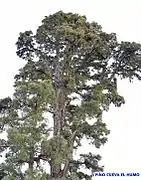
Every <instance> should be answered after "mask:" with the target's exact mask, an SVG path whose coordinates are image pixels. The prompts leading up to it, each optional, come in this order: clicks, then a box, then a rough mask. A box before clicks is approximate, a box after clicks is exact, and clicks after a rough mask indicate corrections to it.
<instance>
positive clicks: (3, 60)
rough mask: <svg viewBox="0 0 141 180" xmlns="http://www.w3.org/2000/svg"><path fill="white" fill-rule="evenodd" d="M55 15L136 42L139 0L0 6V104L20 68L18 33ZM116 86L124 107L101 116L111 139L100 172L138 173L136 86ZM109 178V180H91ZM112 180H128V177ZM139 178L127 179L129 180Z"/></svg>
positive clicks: (25, 1) (35, 0)
mask: <svg viewBox="0 0 141 180" xmlns="http://www.w3.org/2000/svg"><path fill="white" fill-rule="evenodd" d="M59 10H63V11H65V12H68V11H69V12H70V11H71V12H76V13H80V14H82V15H86V16H87V17H88V19H89V20H94V21H96V22H98V23H99V24H100V25H102V26H103V30H105V31H107V32H116V33H117V35H118V38H119V39H120V40H125V41H126V40H129V41H137V42H141V23H140V17H141V1H140V0H106V1H105V0H56V1H55V0H51V1H49V0H12V1H11V0H9V1H8V0H3V1H2V0H1V1H0V25H1V26H0V83H1V88H0V98H2V97H5V96H8V95H11V94H12V93H13V88H12V85H13V77H14V75H15V74H16V73H17V72H18V69H19V68H20V67H21V65H22V64H23V61H22V60H19V59H18V57H17V56H16V47H15V45H14V44H15V43H16V41H17V38H18V34H19V32H23V31H25V30H30V29H31V30H35V29H36V28H37V26H38V25H40V24H41V20H42V19H43V17H44V16H46V15H49V14H50V13H55V12H57V11H59ZM118 85H119V92H121V94H122V95H124V97H125V100H126V104H125V105H124V106H122V108H113V107H112V108H111V110H110V111H109V112H108V113H106V114H105V121H106V122H107V124H108V127H109V129H111V134H110V136H109V141H108V143H107V144H106V145H105V146H104V147H103V148H101V154H102V156H103V160H102V164H104V165H105V172H140V170H141V153H140V152H141V141H140V138H139V137H140V136H141V131H140V130H141V120H140V114H141V112H140V108H141V106H140V104H141V95H140V92H141V82H137V81H135V82H134V83H133V84H130V83H128V82H127V81H125V80H124V81H122V82H119V84H118ZM86 149H87V147H86V148H85V150H86ZM109 178H110V179H113V177H107V178H106V177H100V178H95V179H96V180H98V179H99V180H104V179H106V180H107V179H109ZM115 178H118V179H120V180H123V179H124V180H125V179H126V180H127V179H128V178H131V177H128V178H123V177H115ZM139 178H140V177H139ZM139 178H138V177H132V180H134V179H139Z"/></svg>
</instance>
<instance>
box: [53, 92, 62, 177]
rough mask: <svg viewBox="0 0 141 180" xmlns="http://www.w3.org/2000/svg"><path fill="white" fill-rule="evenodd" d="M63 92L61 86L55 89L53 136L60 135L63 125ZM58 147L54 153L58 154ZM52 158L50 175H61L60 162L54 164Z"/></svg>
mask: <svg viewBox="0 0 141 180" xmlns="http://www.w3.org/2000/svg"><path fill="white" fill-rule="evenodd" d="M65 101H66V99H65V93H64V89H63V88H59V89H57V90H56V99H55V104H54V116H53V120H54V132H53V135H54V136H60V135H61V131H62V126H63V121H64V109H65ZM59 145H60V144H58V146H59ZM59 149H60V148H58V150H56V153H57V154H59V153H60V152H59ZM53 162H55V160H54V159H52V163H51V177H52V178H60V176H61V163H60V164H55V163H53Z"/></svg>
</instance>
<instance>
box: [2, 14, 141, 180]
mask: <svg viewBox="0 0 141 180" xmlns="http://www.w3.org/2000/svg"><path fill="white" fill-rule="evenodd" d="M16 46H17V55H18V56H19V57H20V58H22V59H23V60H25V61H26V64H25V66H24V67H22V68H21V69H20V70H19V73H18V74H16V75H15V83H14V88H15V92H14V94H13V97H11V98H10V97H7V98H4V99H1V101H0V130H1V132H6V133H7V139H3V138H1V139H0V153H1V154H3V153H4V154H5V155H4V156H5V161H4V162H3V163H1V165H0V172H1V174H0V176H1V179H3V180H6V179H8V180H15V179H16V180H33V179H35V180H46V179H48V180H59V179H60V180H65V179H67V180H83V179H85V180H90V179H92V176H93V172H97V171H103V167H100V166H99V164H98V162H99V161H100V160H101V156H100V155H99V154H95V153H93V152H89V153H88V154H80V156H79V158H78V159H76V158H74V156H73V155H74V150H77V149H78V148H79V147H80V146H82V144H81V142H82V139H83V138H86V139H87V140H88V142H89V143H90V144H92V145H93V146H94V147H96V148H100V147H101V145H104V144H105V143H106V142H107V136H108V134H109V133H110V131H109V130H108V129H107V126H106V124H105V123H104V122H103V118H102V115H103V112H104V111H108V110H109V107H110V105H111V104H114V105H115V106H116V107H120V106H121V105H122V104H123V103H125V101H124V97H122V96H121V95H120V94H119V93H118V90H117V78H121V79H124V78H128V79H129V81H130V82H132V81H133V79H134V77H135V78H137V79H138V80H141V74H140V72H141V45H140V44H139V43H136V42H118V41H117V37H116V34H115V33H106V32H104V31H103V30H102V27H101V26H100V25H99V24H97V23H96V22H88V20H87V18H86V17H85V16H81V15H79V14H73V13H64V12H62V11H59V12H57V13H55V14H52V15H49V16H46V17H45V18H44V19H43V21H42V24H41V25H40V26H39V27H38V29H37V31H36V33H35V34H33V32H32V31H30V30H28V31H26V32H24V33H20V35H19V38H18V41H17V43H16ZM78 102H79V103H78ZM49 114H50V115H51V118H49V116H47V115H49Z"/></svg>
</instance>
